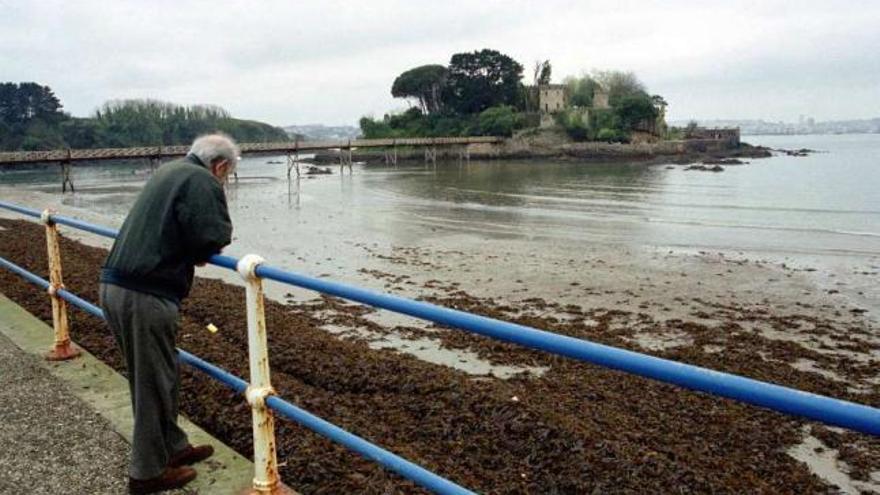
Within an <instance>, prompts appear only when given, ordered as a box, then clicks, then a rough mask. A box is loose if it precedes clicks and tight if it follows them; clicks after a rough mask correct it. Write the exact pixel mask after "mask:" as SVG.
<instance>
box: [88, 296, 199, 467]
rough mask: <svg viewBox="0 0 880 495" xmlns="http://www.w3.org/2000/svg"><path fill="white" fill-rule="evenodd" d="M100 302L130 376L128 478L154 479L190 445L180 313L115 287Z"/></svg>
mask: <svg viewBox="0 0 880 495" xmlns="http://www.w3.org/2000/svg"><path fill="white" fill-rule="evenodd" d="M100 297H101V308H102V309H103V310H104V315H105V316H106V317H107V323H108V324H109V325H110V329H111V330H113V336H114V337H115V338H116V343H117V344H118V345H119V349H120V351H122V356H123V358H124V360H125V367H126V370H127V371H128V385H129V390H130V392H131V407H132V410H133V411H134V434H133V435H132V455H131V466H130V468H129V475H130V476H131V477H132V478H136V479H149V478H154V477H156V476H159V475H160V474H162V471H164V469H165V466H166V465H167V464H168V460H169V458H170V457H171V456H172V455H174V454H175V453H177V452H179V451H181V450H183V449H184V448H185V447H186V446H187V444H188V443H189V440H188V439H187V437H186V433H184V432H183V430H181V429H180V427H178V426H177V411H178V396H179V394H180V361H179V360H178V356H177V350H176V349H175V340H176V338H177V329H178V320H179V308H178V307H177V305H176V304H174V303H173V302H171V301H169V300H167V299H163V298H161V297H156V296H153V295H150V294H146V293H143V292H137V291H133V290H129V289H125V288H123V287H119V286H116V285H112V284H101V288H100Z"/></svg>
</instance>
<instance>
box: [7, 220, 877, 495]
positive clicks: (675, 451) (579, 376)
mask: <svg viewBox="0 0 880 495" xmlns="http://www.w3.org/2000/svg"><path fill="white" fill-rule="evenodd" d="M0 227H2V228H3V229H4V230H2V231H0V255H2V256H3V257H6V258H7V259H10V260H13V261H15V262H16V263H18V264H20V265H22V266H24V267H26V268H27V269H29V270H32V271H34V272H36V273H38V274H42V275H44V276H45V272H46V270H47V269H46V259H45V250H44V249H42V245H43V243H44V242H45V241H44V237H43V231H42V228H41V227H40V226H39V225H36V224H33V223H31V222H27V221H19V220H6V219H4V220H0ZM13 232H14V234H13ZM62 249H63V257H64V277H65V285H66V286H67V287H68V288H69V289H71V290H72V291H74V292H75V293H77V294H79V295H81V296H82V297H84V298H86V299H88V300H92V301H97V275H96V274H97V273H98V268H99V266H100V264H101V262H102V261H103V258H104V256H105V253H106V252H105V251H104V250H103V249H100V248H97V247H91V246H86V245H84V244H81V243H79V242H76V241H73V240H70V239H68V238H63V243H62ZM416 254H417V253H413V252H411V251H408V252H402V253H398V255H399V256H400V259H401V260H404V261H405V260H407V259H409V260H412V259H413V257H414V256H415V255H416ZM403 265H404V264H402V265H401V266H403ZM731 266H733V267H736V264H735V263H734V264H731ZM367 275H369V276H371V277H375V278H376V279H377V280H379V281H386V282H387V285H388V286H389V288H392V289H393V288H395V287H396V286H398V285H408V287H409V290H410V291H412V292H416V293H419V294H421V296H420V297H422V298H423V299H426V300H430V301H432V302H436V303H439V304H443V305H446V306H450V307H455V308H459V309H464V310H467V311H472V312H475V313H479V314H484V315H487V316H491V317H496V318H501V319H505V320H510V321H515V322H518V323H523V324H526V325H531V326H535V327H538V328H542V329H546V330H550V331H554V332H558V333H562V334H565V335H570V336H574V337H577V338H584V339H589V340H592V341H597V342H602V343H606V344H610V345H615V346H620V347H624V348H629V349H633V350H637V351H640V352H648V353H650V354H653V355H657V356H661V357H666V358H670V359H675V360H680V361H684V362H688V363H693V364H697V365H700V366H706V367H709V368H713V369H717V370H722V371H727V372H732V373H738V374H742V375H745V376H749V377H752V378H756V379H760V380H766V381H771V382H774V383H779V384H783V385H787V386H792V387H796V388H800V389H803V390H807V391H810V392H815V393H820V394H825V395H830V396H833V397H837V398H842V399H847V400H852V401H856V402H860V403H863V404H868V405H872V406H875V407H876V406H880V385H878V382H877V376H876V374H877V370H878V361H877V352H878V350H880V343H878V339H877V337H876V328H875V327H873V323H872V321H871V320H870V319H867V318H865V317H864V315H863V314H861V313H859V312H855V313H852V312H849V311H847V310H846V308H834V307H831V306H829V307H828V308H821V307H814V306H812V305H809V304H807V303H802V304H803V305H804V307H801V306H797V305H795V306H793V307H795V308H801V310H802V311H800V312H793V311H791V310H790V309H789V308H785V309H781V308H778V307H776V306H775V305H772V304H763V305H762V304H752V303H749V302H742V303H741V302H737V301H735V300H732V301H729V302H728V303H720V302H718V301H717V299H715V298H709V297H706V298H705V299H701V298H700V297H693V298H691V299H692V300H688V301H682V304H683V305H684V306H686V307H687V308H688V309H687V310H686V311H684V312H682V311H678V310H676V311H672V310H671V308H669V309H670V311H669V313H670V314H673V316H675V317H670V318H661V317H659V316H658V315H659V314H662V313H663V312H664V311H663V308H662V307H660V308H656V309H648V306H650V302H646V301H640V300H639V298H637V297H630V299H634V301H632V302H630V303H629V304H621V305H618V306H619V307H613V306H608V307H592V306H591V307H581V306H577V305H574V304H561V303H556V302H549V301H547V300H544V299H542V298H538V297H526V298H523V299H521V300H518V301H517V302H516V303H512V302H510V301H507V300H504V301H502V300H499V299H497V298H495V299H493V298H492V297H490V296H487V295H483V294H475V293H471V292H468V291H465V290H462V288H460V287H458V286H457V285H456V284H449V283H446V282H443V281H440V280H424V281H422V280H418V281H414V279H413V278H411V277H410V276H409V275H402V274H391V273H386V272H379V271H371V272H370V273H367ZM0 284H2V288H3V289H2V291H3V293H4V294H5V295H6V296H8V297H10V298H12V299H13V300H15V301H16V302H18V303H19V304H20V305H22V306H24V307H25V308H27V309H28V310H29V311H30V312H32V313H33V314H35V315H37V316H38V317H40V318H42V319H43V320H46V321H51V310H50V305H49V302H48V299H47V298H46V297H45V296H44V295H43V294H41V293H40V292H39V291H37V290H36V289H35V288H34V287H32V286H30V285H28V284H27V283H26V282H24V281H22V280H20V279H19V278H17V277H16V276H14V275H12V274H10V273H7V272H2V273H0ZM661 285H664V284H662V283H661ZM414 286H417V287H414ZM573 289H580V290H584V291H595V290H597V289H593V288H586V287H574V288H573ZM611 297H612V298H614V297H627V296H626V295H625V294H614V295H611ZM675 297H679V296H675ZM604 300H607V301H609V302H610V301H611V299H604ZM242 302H243V289H242V288H241V287H239V286H235V285H230V284H227V283H225V282H223V281H220V280H214V279H207V278H197V281H196V284H195V288H194V290H193V293H192V295H191V297H190V299H188V300H187V301H186V302H185V304H184V306H183V308H182V320H181V327H180V334H179V336H178V342H179V345H180V347H181V348H183V349H186V350H187V351H190V352H192V353H194V354H196V355H198V356H201V357H203V358H204V359H207V360H209V361H211V362H214V363H216V364H218V365H220V366H222V367H224V368H226V369H228V370H230V371H231V372H233V373H235V374H237V375H239V376H242V377H245V378H246V377H247V349H246V345H247V337H246V329H245V315H244V304H243V303H242ZM658 304H659V303H658ZM664 304H665V303H664ZM639 305H645V309H644V310H643V311H640V310H639ZM620 308H625V309H620ZM630 308H635V309H630ZM266 311H267V314H266V316H267V324H268V328H269V346H270V353H271V354H270V359H271V365H272V380H273V384H274V386H275V388H276V389H277V390H278V393H279V394H280V395H281V396H283V397H285V398H287V399H288V400H290V401H292V402H294V403H296V404H297V405H299V406H301V407H303V408H305V409H306V410H309V411H311V412H313V413H315V414H317V415H319V416H321V417H323V418H325V419H327V420H329V421H331V422H334V423H336V424H338V425H340V426H342V427H343V428H346V429H348V430H349V431H352V432H354V433H356V434H358V435H360V436H362V437H364V438H366V439H368V440H370V441H373V442H375V443H377V444H379V445H381V446H383V447H385V448H387V449H389V450H391V451H393V452H395V453H397V454H399V455H402V456H404V457H406V458H408V459H410V460H412V461H414V462H416V463H419V464H421V465H423V466H425V467H427V468H429V469H431V470H434V471H436V472H437V473H439V474H441V475H443V476H445V477H448V478H450V479H452V480H453V481H455V482H457V483H459V484H461V485H463V486H466V487H468V488H471V489H473V490H475V491H478V492H482V493H636V492H638V493H646V492H652V493H657V492H686V493H707V492H712V493H744V492H748V493H826V492H829V491H835V488H834V487H833V486H832V485H831V484H829V481H828V480H829V479H835V478H833V477H832V478H829V477H828V476H823V477H820V476H819V475H817V474H823V473H821V471H817V469H818V468H815V467H814V468H812V469H811V468H810V467H808V465H810V464H811V463H814V462H813V461H815V460H816V459H818V458H821V457H822V456H823V455H828V454H833V455H834V456H835V459H836V465H837V466H844V465H845V468H846V472H845V473H844V474H845V475H846V483H848V486H847V487H841V488H844V489H846V490H847V491H851V490H853V489H855V490H861V491H864V492H866V493H870V492H871V490H877V480H876V476H877V471H880V442H878V440H877V439H876V438H871V437H869V436H867V435H862V434H857V433H852V432H848V431H845V430H840V429H836V428H828V427H824V426H821V425H819V424H816V423H811V422H806V421H801V420H799V419H796V418H791V417H787V416H783V415H781V414H776V413H773V412H770V411H766V410H763V409H759V408H756V407H752V406H747V405H743V404H739V403H735V402H733V401H729V400H723V399H718V398H714V397H710V396H707V395H705V394H699V393H694V392H690V391H687V390H683V389H680V388H678V387H674V386H670V385H665V384H661V383H658V382H654V381H651V380H647V379H643V378H638V377H634V376H631V375H627V374H624V373H620V372H615V371H610V370H606V369H603V368H599V367H596V366H592V365H587V364H582V363H577V362H574V361H571V360H568V359H564V358H556V357H552V356H548V355H546V354H542V353H538V352H534V351H530V350H526V349H523V348H519V347H516V346H513V345H509V344H504V343H499V342H496V341H492V340H489V339H486V338H483V337H479V336H474V335H471V334H467V333H464V332H461V331H458V330H452V329H446V328H439V327H434V326H401V325H396V326H392V325H387V324H383V323H381V320H379V319H377V318H375V314H374V312H373V311H372V310H371V309H369V308H365V307H362V306H359V305H353V304H349V303H345V302H343V301H339V300H336V299H333V298H326V297H324V298H314V299H309V300H294V299H293V298H291V300H290V301H289V302H288V303H286V304H285V303H283V302H280V301H267V306H266ZM684 314H689V315H690V316H686V317H682V316H681V315H684ZM823 315H824V316H823ZM71 320H72V321H71V323H72V328H73V337H74V339H75V340H76V341H77V342H78V343H79V344H80V345H82V346H83V347H84V348H86V349H88V350H89V351H90V352H92V353H94V354H95V355H97V356H99V357H100V358H101V359H102V360H104V361H105V362H107V363H108V364H110V365H111V366H113V367H114V368H116V369H117V370H120V371H123V370H122V366H121V361H120V356H119V353H118V351H117V349H116V347H115V343H114V341H113V339H112V337H111V335H110V333H109V331H108V330H107V329H106V327H105V325H104V323H103V322H101V321H99V320H98V319H96V318H94V317H91V316H88V315H86V314H84V313H82V312H79V311H76V310H74V311H72V313H71ZM208 323H213V324H214V325H216V326H217V327H218V328H219V329H220V330H219V332H217V333H216V334H214V333H210V332H208V331H206V330H205V325H207V324H208ZM330 329H332V331H330ZM774 332H776V333H774ZM777 334H787V335H789V336H790V337H792V338H774V336H775V335H777ZM391 336H393V337H394V338H395V339H403V341H407V339H410V340H411V341H412V345H413V346H414V347H417V346H418V345H420V344H419V343H420V342H424V341H426V340H430V341H434V342H436V343H437V345H439V347H441V348H443V349H447V350H452V351H456V352H462V353H466V354H469V355H477V356H479V358H480V359H482V360H485V361H488V362H490V363H492V364H493V365H499V366H502V365H506V366H509V367H514V368H516V369H521V370H522V371H521V372H519V373H514V374H512V375H510V376H506V377H501V376H496V375H495V374H492V373H487V374H475V373H474V372H468V371H465V370H461V369H456V368H454V367H450V366H444V365H441V364H435V363H431V362H427V361H425V360H422V359H418V358H416V357H414V356H413V355H411V354H410V353H408V352H407V351H406V345H404V346H403V347H402V348H398V349H388V348H377V346H376V345H375V344H376V342H381V341H382V340H383V339H387V338H389V337H391ZM181 399H182V410H183V413H184V414H186V415H187V416H188V417H189V418H190V419H192V420H193V421H194V422H196V423H198V424H199V425H201V426H202V427H203V428H205V429H207V430H208V431H209V432H211V433H212V434H213V435H215V436H217V437H218V438H220V439H221V440H223V441H224V442H226V443H228V444H229V445H231V446H232V447H233V448H235V449H236V450H238V451H239V452H241V453H242V454H244V455H250V454H251V452H250V448H251V445H250V442H251V426H250V419H249V410H248V407H247V405H246V403H245V402H244V400H243V399H242V398H241V397H236V396H234V394H232V393H230V392H229V391H228V390H226V389H225V388H223V387H222V386H220V385H218V384H216V383H214V382H212V381H211V380H210V379H208V378H206V377H205V376H203V375H201V374H199V373H197V372H193V371H192V370H186V371H185V377H184V386H183V390H182V396H181ZM277 429H278V458H279V462H280V464H281V475H282V477H283V479H284V480H285V482H286V483H288V484H289V485H291V486H293V487H295V488H296V489H297V490H299V491H301V492H303V493H420V492H421V490H420V489H419V488H418V487H416V486H414V485H413V484H411V483H410V482H408V481H406V480H403V479H401V478H399V477H398V476H396V475H394V474H391V473H388V472H386V471H384V470H383V469H382V468H380V467H378V466H376V465H374V464H373V463H371V462H369V461H367V460H365V459H362V458H360V457H359V456H357V455H355V454H352V453H349V452H347V451H346V450H345V449H344V448H342V447H339V446H336V445H334V444H332V443H330V442H329V441H327V440H325V439H323V438H321V437H319V436H317V435H315V434H313V433H311V432H309V431H307V430H305V429H303V428H301V427H299V426H298V425H295V424H291V423H288V422H278V427H277ZM814 464H815V463H814ZM825 474H827V473H825ZM872 477H874V478H873V479H872ZM823 478H824V479H823Z"/></svg>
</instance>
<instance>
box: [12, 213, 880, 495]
mask: <svg viewBox="0 0 880 495" xmlns="http://www.w3.org/2000/svg"><path fill="white" fill-rule="evenodd" d="M0 207H2V208H7V209H9V210H12V211H17V212H19V213H23V214H25V215H29V216H33V217H39V216H40V212H39V211H37V210H33V209H30V208H25V207H21V206H18V205H14V204H11V203H7V202H3V201H0ZM51 219H52V220H53V221H54V222H55V223H58V224H61V225H67V226H71V227H75V228H78V229H82V230H86V231H89V232H92V233H95V234H98V235H102V236H105V237H110V238H114V237H116V235H117V232H116V231H114V230H112V229H108V228H106V227H102V226H98V225H93V224H90V223H87V222H83V221H81V220H77V219H75V218H70V217H65V216H62V215H52V216H51ZM210 263H211V264H213V265H216V266H220V267H223V268H228V269H230V270H235V269H236V264H237V263H238V259H236V258H234V257H231V256H225V255H216V256H213V257H212V258H211V259H210ZM256 275H257V276H259V277H262V278H267V279H271V280H275V281H278V282H282V283H285V284H289V285H293V286H296V287H302V288H305V289H310V290H314V291H317V292H321V293H324V294H328V295H332V296H337V297H341V298H344V299H348V300H351V301H355V302H360V303H363V304H368V305H370V306H374V307H378V308H382V309H387V310H390V311H394V312H397V313H402V314H406V315H409V316H413V317H416V318H421V319H424V320H427V321H431V322H434V323H438V324H441V325H446V326H450V327H455V328H459V329H462V330H467V331H470V332H473V333H477V334H480V335H484V336H488V337H491V338H495V339H498V340H503V341H507V342H512V343H516V344H519V345H523V346H525V347H529V348H532V349H537V350H541V351H545V352H549V353H552V354H556V355H560V356H566V357H569V358H573V359H576V360H579V361H583V362H588V363H592V364H597V365H600V366H604V367H608V368H612V369H617V370H621V371H626V372H629V373H633V374H636V375H639V376H644V377H647V378H652V379H655V380H659V381H663V382H667V383H672V384H675V385H679V386H682V387H685V388H689V389H692V390H697V391H701V392H706V393H709V394H712V395H717V396H720V397H726V398H729V399H735V400H739V401H741V402H746V403H749V404H753V405H757V406H762V407H766V408H769V409H773V410H775V411H779V412H783V413H787V414H792V415H796V416H803V417H806V418H809V419H813V420H818V421H821V422H824V423H827V424H831V425H836V426H842V427H845V428H849V429H852V430H855V431H860V432H863V433H868V434H871V435H876V436H880V409H876V408H873V407H869V406H865V405H862V404H856V403H853V402H848V401H843V400H839V399H834V398H831V397H825V396H821V395H817V394H812V393H809V392H804V391H801V390H796V389H792V388H788V387H783V386H780V385H774V384H771V383H766V382H762V381H759V380H753V379H750V378H745V377H742V376H737V375H733V374H729V373H723V372H718V371H713V370H710V369H706V368H701V367H699V366H693V365H689V364H684V363H679V362H676V361H671V360H668V359H662V358H657V357H654V356H649V355H647V354H641V353H638V352H633V351H627V350H624V349H619V348H616V347H611V346H607V345H603V344H597V343H594V342H589V341H586V340H581V339H576V338H573V337H568V336H564V335H559V334H555V333H551V332H547V331H543V330H538V329H536V328H532V327H527V326H523V325H517V324H514V323H509V322H503V321H499V320H494V319H492V318H486V317H483V316H478V315H474V314H471V313H466V312H463V311H457V310H453V309H448V308H444V307H441V306H437V305H434V304H429V303H425V302H418V301H413V300H410V299H405V298H401V297H396V296H392V295H388V294H381V293H377V292H373V291H369V290H365V289H361V288H358V287H354V286H350V285H346V284H342V283H338V282H332V281H328V280H321V279H317V278H312V277H308V276H305V275H300V274H296V273H292V272H288V271H285V270H282V269H280V268H276V267H272V266H268V265H259V266H258V267H257V269H256ZM291 419H293V418H291ZM377 462H379V461H378V459H377ZM380 463H381V462H380ZM382 465H384V466H386V467H389V466H388V465H386V464H382ZM392 469H393V468H392ZM410 479H412V478H410ZM414 481H415V480H414Z"/></svg>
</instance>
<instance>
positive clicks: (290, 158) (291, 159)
mask: <svg viewBox="0 0 880 495" xmlns="http://www.w3.org/2000/svg"><path fill="white" fill-rule="evenodd" d="M291 170H296V177H297V178H299V176H300V170H299V151H298V150H297V151H294V152H293V155H291V154H288V155H287V178H288V179H289V178H290V171H291Z"/></svg>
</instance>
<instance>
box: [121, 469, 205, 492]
mask: <svg viewBox="0 0 880 495" xmlns="http://www.w3.org/2000/svg"><path fill="white" fill-rule="evenodd" d="M195 478H196V470H195V469H193V468H189V467H167V468H165V471H163V472H162V474H161V475H159V476H157V477H155V478H150V479H148V480H138V479H134V478H128V493H131V494H132V495H145V494H147V493H156V492H161V491H165V490H172V489H174V488H180V487H182V486H183V485H185V484H187V483H189V482H190V481H192V480H194V479H195Z"/></svg>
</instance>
